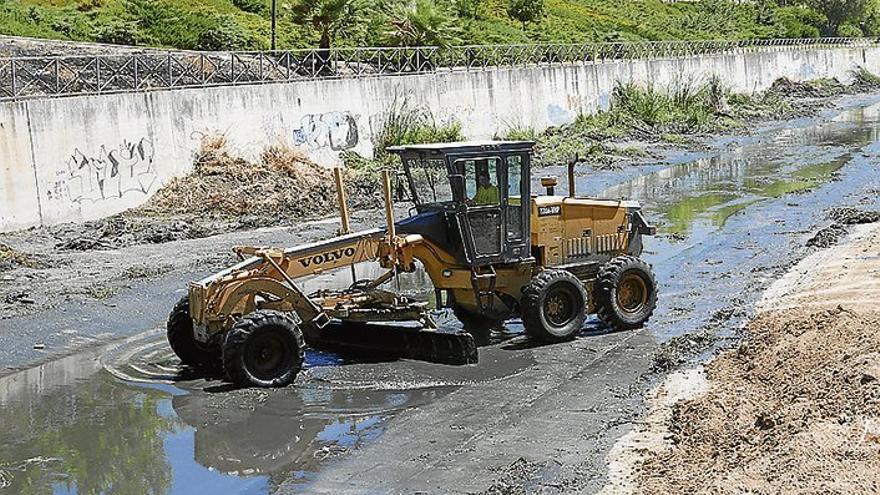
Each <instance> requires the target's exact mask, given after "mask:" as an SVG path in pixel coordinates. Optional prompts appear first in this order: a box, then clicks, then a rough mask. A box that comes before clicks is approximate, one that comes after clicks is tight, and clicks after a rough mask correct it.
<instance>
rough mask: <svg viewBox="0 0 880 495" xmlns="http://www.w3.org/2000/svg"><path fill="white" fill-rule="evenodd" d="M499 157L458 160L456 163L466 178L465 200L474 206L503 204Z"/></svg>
mask: <svg viewBox="0 0 880 495" xmlns="http://www.w3.org/2000/svg"><path fill="white" fill-rule="evenodd" d="M500 161H501V159H500V158H498V157H486V158H474V159H467V160H457V161H456V165H457V167H456V168H458V169H459V170H462V172H463V173H464V178H465V195H466V196H467V197H466V198H465V201H467V202H468V203H470V204H472V205H474V206H498V205H499V204H501V190H500V182H499V180H498V168H499V164H500Z"/></svg>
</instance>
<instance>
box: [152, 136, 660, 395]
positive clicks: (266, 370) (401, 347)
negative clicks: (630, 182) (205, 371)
mask: <svg viewBox="0 0 880 495" xmlns="http://www.w3.org/2000/svg"><path fill="white" fill-rule="evenodd" d="M533 147H534V143H533V142H530V141H490V142H473V143H447V144H429V145H411V146H399V147H394V148H390V149H389V151H391V152H392V153H395V154H397V155H399V156H400V158H401V162H402V178H403V179H404V180H405V186H404V188H403V189H406V190H407V191H406V192H407V194H406V195H407V196H408V199H409V200H410V201H411V202H412V204H413V207H412V208H411V209H410V215H411V216H410V217H409V218H406V219H403V220H400V221H396V222H395V220H394V218H393V216H394V215H393V212H394V209H393V204H392V187H391V175H390V172H389V171H387V170H386V171H383V189H384V196H385V210H386V225H385V228H377V229H372V230H367V231H362V232H357V233H350V232H349V224H348V211H347V207H346V200H345V195H344V188H343V187H342V179H341V173H340V171H339V170H338V169H337V170H336V171H335V172H336V174H335V175H336V186H337V191H338V196H339V204H340V214H341V220H342V228H341V230H340V235H339V236H338V237H335V238H332V239H328V240H325V241H320V242H317V243H312V244H307V245H303V246H298V247H294V248H288V249H274V248H253V247H240V248H235V251H236V252H237V253H238V254H239V255H240V256H241V257H242V258H243V260H242V262H241V263H239V264H237V265H235V266H233V267H231V268H229V269H227V270H224V271H222V272H220V273H217V274H215V275H212V276H210V277H208V278H206V279H204V280H201V281H199V282H194V283H192V284H191V285H190V287H189V294H188V295H187V296H185V297H184V298H183V299H181V300H180V302H179V303H178V304H177V305H176V306H175V308H174V310H173V311H172V312H171V315H170V317H169V320H168V328H167V330H168V340H169V343H170V344H171V347H172V349H173V350H174V352H175V353H176V354H177V355H178V357H179V358H180V359H181V361H182V362H183V363H185V364H189V365H212V364H214V363H218V362H220V363H222V366H223V369H224V371H225V373H226V375H227V376H228V378H229V379H230V380H232V381H233V382H235V383H237V384H240V385H256V386H263V387H273V386H285V385H288V384H290V383H292V382H293V380H294V378H295V377H296V375H297V373H298V372H299V370H300V369H301V367H302V362H303V350H304V347H305V345H306V343H308V344H309V345H311V346H316V347H321V346H322V345H324V344H327V343H343V344H345V343H348V344H351V345H354V346H357V347H362V348H366V349H381V348H383V347H394V348H395V350H396V351H397V352H398V353H399V354H400V355H403V356H405V357H411V358H416V359H426V360H431V361H438V362H448V363H454V364H462V363H472V362H475V361H476V355H477V351H476V345H475V344H474V340H473V338H472V337H471V335H470V334H468V333H467V332H461V331H457V332H450V331H444V329H437V328H436V324H435V323H434V320H433V319H432V318H431V314H430V312H429V311H428V303H427V302H425V301H413V300H410V299H408V298H406V297H404V296H401V295H399V294H396V293H394V292H392V291H389V290H385V289H382V288H380V287H381V286H383V284H385V283H386V282H388V281H390V280H392V279H393V278H394V277H395V276H397V275H398V274H399V273H401V272H413V271H415V270H417V269H418V268H417V263H416V262H418V264H420V265H421V267H422V269H424V271H425V272H426V273H427V275H428V276H429V278H430V279H431V282H432V284H433V286H434V292H435V296H436V306H437V307H438V308H441V307H449V308H451V309H452V310H453V311H454V313H455V315H456V317H457V318H458V319H459V320H460V321H461V322H462V324H463V326H464V327H465V329H472V328H482V329H485V328H487V327H491V326H495V325H499V324H501V323H502V322H504V321H505V320H507V319H508V318H511V317H515V316H519V317H520V318H521V319H522V323H523V327H524V328H525V331H526V333H527V334H528V335H529V336H530V337H532V338H534V339H539V340H542V341H548V342H556V341H562V340H566V339H570V338H573V336H574V335H575V334H577V333H578V332H579V331H580V330H581V328H582V327H583V324H584V321H585V319H586V317H587V315H588V314H590V313H596V314H597V315H598V317H599V319H600V320H601V321H603V322H604V323H606V324H607V325H609V326H610V327H611V328H613V329H615V330H628V329H633V328H638V327H640V326H642V325H643V324H644V323H645V322H646V321H647V320H648V318H650V316H651V314H652V312H653V310H654V306H655V304H656V298H657V290H656V282H655V279H654V275H653V273H652V272H651V269H650V266H649V265H648V264H647V263H645V262H644V261H642V260H641V259H639V255H640V254H641V252H642V239H641V237H642V235H653V234H654V232H655V230H654V227H652V226H650V225H649V224H648V222H647V221H646V220H645V218H644V217H643V216H642V213H641V211H640V207H639V205H638V203H636V202H633V201H622V200H608V199H591V198H581V197H576V196H575V181H574V162H572V163H569V167H568V183H569V187H568V195H567V196H559V195H556V194H554V192H555V191H554V190H555V187H556V180H555V179H554V178H550V177H545V178H542V179H541V186H542V187H544V188H546V194H545V195H533V194H532V191H531V186H532V182H531V178H530V165H531V162H530V160H531V156H532V151H533ZM398 192H400V191H398ZM245 255H247V256H249V257H247V258H245ZM368 262H372V263H378V264H379V265H380V266H381V267H382V268H384V269H385V270H387V271H385V273H383V274H382V275H381V276H379V277H377V278H375V279H372V280H356V279H355V277H354V273H355V271H354V269H353V268H352V277H353V281H352V284H351V286H350V287H348V288H346V289H331V288H325V289H320V290H317V291H315V292H312V293H310V294H306V293H304V292H303V290H302V289H301V287H300V285H299V284H298V283H297V280H298V279H302V278H304V277H308V276H313V275H318V274H321V273H324V272H327V271H330V270H336V269H343V268H347V267H353V266H354V265H356V264H359V263H368ZM403 321H409V322H418V323H419V325H418V327H417V328H415V329H414V328H412V326H409V327H404V326H393V325H392V326H388V325H380V324H376V323H377V322H403ZM450 356H452V358H450Z"/></svg>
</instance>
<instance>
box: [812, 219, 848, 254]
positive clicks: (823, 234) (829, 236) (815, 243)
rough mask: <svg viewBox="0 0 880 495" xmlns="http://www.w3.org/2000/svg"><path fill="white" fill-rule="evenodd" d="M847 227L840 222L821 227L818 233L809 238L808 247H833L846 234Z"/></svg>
mask: <svg viewBox="0 0 880 495" xmlns="http://www.w3.org/2000/svg"><path fill="white" fill-rule="evenodd" d="M846 232H847V231H846V227H844V226H843V225H841V224H839V223H833V224H831V225H829V226H827V227H825V228H823V229H820V230H819V231H818V232H816V234H815V235H814V236H813V237H811V238H810V239H809V240H807V247H817V248H820V249H821V248H827V247H831V246H833V245H835V244H837V243H838V242H840V239H842V238H843V237H844V236H846Z"/></svg>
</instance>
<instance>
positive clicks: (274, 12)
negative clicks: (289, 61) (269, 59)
mask: <svg viewBox="0 0 880 495" xmlns="http://www.w3.org/2000/svg"><path fill="white" fill-rule="evenodd" d="M276 3H277V0H272V51H273V52H274V51H275V16H276V14H277V10H276V9H277V7H276Z"/></svg>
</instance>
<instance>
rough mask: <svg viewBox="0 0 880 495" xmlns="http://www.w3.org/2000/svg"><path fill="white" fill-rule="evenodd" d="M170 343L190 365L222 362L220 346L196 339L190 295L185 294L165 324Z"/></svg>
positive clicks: (177, 353) (213, 364)
mask: <svg viewBox="0 0 880 495" xmlns="http://www.w3.org/2000/svg"><path fill="white" fill-rule="evenodd" d="M165 329H166V333H165V335H166V337H168V344H169V345H170V346H171V350H172V351H174V354H176V355H177V357H178V358H180V361H181V362H182V363H183V364H185V365H188V366H200V367H209V366H216V365H217V364H218V363H219V362H220V348H219V347H217V346H211V345H205V344H203V343H201V342H199V341H197V340H196V338H195V334H194V333H193V322H192V318H191V317H190V314H189V296H188V295H187V296H183V297H182V298H181V299H180V300H179V301H177V304H175V305H174V309H172V310H171V314H170V315H169V316H168V322H167V323H166V325H165Z"/></svg>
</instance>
